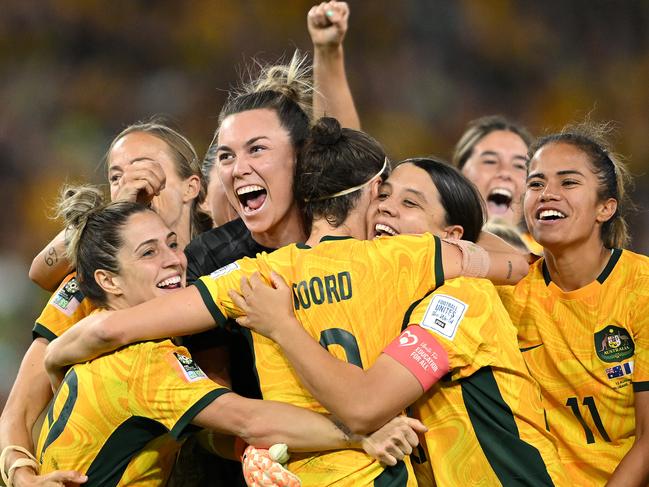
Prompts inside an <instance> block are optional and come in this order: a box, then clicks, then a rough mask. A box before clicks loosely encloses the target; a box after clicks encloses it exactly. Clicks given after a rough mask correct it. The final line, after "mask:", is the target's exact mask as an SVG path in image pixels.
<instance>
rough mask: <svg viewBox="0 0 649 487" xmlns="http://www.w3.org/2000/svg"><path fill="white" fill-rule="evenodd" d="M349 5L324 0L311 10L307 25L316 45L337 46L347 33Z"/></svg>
mask: <svg viewBox="0 0 649 487" xmlns="http://www.w3.org/2000/svg"><path fill="white" fill-rule="evenodd" d="M348 19H349V6H348V5H347V3H346V2H335V1H334V2H322V3H321V4H320V5H316V6H314V7H312V8H311V10H309V14H308V15H307V26H308V28H309V35H310V36H311V41H312V42H313V45H314V46H316V47H337V46H339V45H340V44H342V42H343V39H344V38H345V34H346V33H347V21H348Z"/></svg>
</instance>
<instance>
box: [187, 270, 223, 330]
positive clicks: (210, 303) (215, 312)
mask: <svg viewBox="0 0 649 487" xmlns="http://www.w3.org/2000/svg"><path fill="white" fill-rule="evenodd" d="M194 286H196V288H197V289H198V292H199V293H200V295H201V298H203V302H204V303H205V306H207V309H208V310H209V312H210V314H211V315H212V318H214V322H215V323H216V324H217V325H218V326H220V327H221V328H223V327H225V324H226V323H227V321H228V319H227V317H225V316H223V313H221V310H220V309H219V307H218V306H217V305H216V303H215V302H214V299H213V298H212V295H211V294H210V291H209V289H207V285H206V284H205V283H204V282H203V281H201V280H200V279H199V280H198V281H196V282H195V283H194Z"/></svg>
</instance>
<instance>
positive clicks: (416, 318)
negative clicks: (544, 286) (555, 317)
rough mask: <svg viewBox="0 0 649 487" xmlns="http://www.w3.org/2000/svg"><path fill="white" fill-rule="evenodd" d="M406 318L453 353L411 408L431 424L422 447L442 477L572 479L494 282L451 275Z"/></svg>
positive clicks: (530, 481) (457, 481)
mask: <svg viewBox="0 0 649 487" xmlns="http://www.w3.org/2000/svg"><path fill="white" fill-rule="evenodd" d="M406 321H407V324H409V325H418V326H419V327H421V328H423V329H424V330H426V331H427V332H428V333H429V334H430V335H431V337H432V338H433V339H434V340H435V341H436V342H437V343H438V344H439V345H441V347H442V349H443V350H444V351H445V352H446V355H447V358H448V364H449V372H448V373H447V374H446V376H444V377H443V378H442V379H441V380H440V381H438V382H437V383H436V384H434V385H433V386H432V387H431V388H430V389H429V390H428V391H427V392H425V393H424V395H423V396H422V397H421V398H420V399H419V400H418V401H417V402H416V403H415V404H414V405H413V408H412V410H413V414H414V416H415V417H417V418H418V419H420V420H421V421H422V422H423V423H424V424H425V425H426V426H427V427H428V432H427V433H426V434H425V444H424V446H425V449H426V453H427V455H426V456H427V459H428V461H427V465H428V469H429V473H431V472H430V470H432V475H433V477H434V479H435V482H436V484H437V485H438V486H458V485H485V486H495V485H505V486H507V485H530V486H541V485H561V486H564V485H567V480H566V474H565V472H564V470H563V467H562V465H561V463H560V461H559V456H558V454H557V449H556V446H555V444H554V440H553V438H552V437H551V436H550V434H549V433H548V432H547V431H546V429H545V419H544V414H543V407H542V405H541V395H540V390H539V387H538V384H537V383H536V381H534V379H532V377H531V376H530V374H529V372H528V371H527V367H526V366H525V362H524V361H523V357H522V355H521V352H520V350H519V349H518V342H517V340H516V328H514V326H513V324H512V323H511V320H510V319H509V315H508V314H507V311H506V310H505V308H504V306H503V305H502V303H501V301H500V299H499V297H498V293H497V291H496V288H495V287H494V286H493V284H492V283H491V282H490V281H487V280H485V279H467V278H459V279H452V280H450V281H447V282H446V283H445V284H444V285H443V286H441V287H439V288H438V289H436V290H435V292H433V293H432V294H430V295H428V296H427V297H426V298H425V299H424V300H423V301H421V302H420V303H419V304H418V305H417V307H416V308H414V310H413V311H412V314H410V316H409V317H408V316H407V320H406ZM406 333H408V332H407V330H406V332H404V334H406ZM405 338H408V337H405ZM402 343H403V345H404V346H407V345H409V343H408V341H407V340H403V342H402ZM424 465H426V464H424ZM422 468H423V466H422ZM420 470H421V468H418V473H419V471H420ZM425 483H426V482H420V485H424V484H425Z"/></svg>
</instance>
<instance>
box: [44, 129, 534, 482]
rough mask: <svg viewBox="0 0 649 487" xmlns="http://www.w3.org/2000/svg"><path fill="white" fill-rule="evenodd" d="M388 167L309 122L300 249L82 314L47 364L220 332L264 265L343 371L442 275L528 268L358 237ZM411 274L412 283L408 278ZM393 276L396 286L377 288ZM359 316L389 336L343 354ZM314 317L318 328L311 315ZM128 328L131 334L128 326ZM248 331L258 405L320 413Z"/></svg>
mask: <svg viewBox="0 0 649 487" xmlns="http://www.w3.org/2000/svg"><path fill="white" fill-rule="evenodd" d="M387 168H388V162H387V159H386V158H385V153H384V152H383V149H382V148H381V147H380V145H379V144H378V143H377V142H376V141H375V140H374V139H372V138H371V137H370V136H368V135H367V134H364V133H362V132H358V131H355V130H351V129H341V128H340V125H339V124H338V122H337V121H336V120H334V119H331V118H323V119H320V120H319V121H318V123H317V124H316V125H315V126H314V127H313V129H312V130H311V136H310V138H309V139H308V140H307V142H306V143H305V147H304V148H303V151H302V153H301V155H300V157H299V158H298V168H297V170H296V196H297V199H298V201H299V202H300V206H301V207H302V210H303V212H304V214H305V220H306V221H307V222H309V223H311V225H310V236H309V239H308V240H307V242H306V244H294V245H288V246H285V247H283V248H281V249H279V250H276V251H275V252H272V253H269V254H261V255H259V256H257V258H255V259H249V258H248V259H240V260H238V261H237V262H235V263H232V264H229V265H228V266H226V267H224V268H222V269H219V270H217V271H216V272H214V273H213V274H212V275H210V276H203V277H201V279H200V280H199V281H198V283H197V285H196V286H192V287H190V288H188V289H186V290H181V291H178V292H176V293H174V294H173V295H172V296H169V297H168V298H167V299H164V300H155V302H154V301H150V302H147V303H142V304H141V305H139V306H136V307H134V308H130V309H129V310H128V313H126V312H122V311H113V312H107V313H104V314H102V315H99V314H97V315H95V316H93V317H89V318H88V319H86V320H85V321H84V322H80V323H78V324H77V326H76V327H75V328H74V329H73V330H71V331H70V333H68V334H67V335H64V336H63V337H61V338H60V339H59V341H57V342H55V344H54V345H53V347H52V348H50V349H49V350H50V352H51V355H49V359H48V360H47V361H48V362H49V364H50V365H56V364H65V363H68V362H69V361H73V362H76V361H77V360H78V359H80V358H87V357H88V356H95V354H97V353H101V352H102V351H105V350H106V349H107V348H108V349H112V348H113V347H119V346H120V344H121V343H122V342H130V341H131V340H138V339H140V338H141V337H142V336H138V334H143V336H146V335H149V336H151V337H153V336H155V335H157V334H158V333H163V334H164V335H167V334H168V332H169V331H171V329H172V328H173V329H174V331H173V332H172V335H173V334H176V332H177V334H180V335H184V334H187V333H192V332H195V331H200V330H205V329H209V328H210V327H213V326H214V325H215V324H218V325H219V326H225V325H226V323H227V319H228V318H236V317H237V316H239V315H240V311H239V310H238V308H237V307H236V305H233V304H232V302H231V299H230V295H229V291H230V290H232V289H237V288H238V286H239V285H240V277H241V276H242V275H250V274H251V273H252V272H253V271H254V270H260V269H264V271H265V272H266V274H268V273H270V270H271V269H274V270H277V271H278V272H283V273H285V274H286V275H289V276H290V279H291V281H292V283H294V284H295V286H296V289H297V290H298V291H299V292H298V295H299V305H298V306H299V308H300V312H301V313H303V317H305V318H306V319H308V320H309V323H310V324H313V325H314V326H317V328H316V329H314V330H312V332H313V333H314V334H315V335H317V336H318V337H321V340H322V341H323V343H324V344H325V345H326V346H331V345H340V346H342V347H343V348H344V349H345V350H346V351H347V357H348V358H349V360H350V361H353V363H356V364H361V363H366V364H370V363H372V361H373V358H374V356H375V353H376V352H377V348H378V351H380V349H381V348H380V347H381V344H384V342H386V340H387V342H386V343H385V345H387V343H389V341H391V340H392V339H393V338H394V336H396V335H398V331H399V328H400V323H401V320H400V318H399V319H396V316H397V315H396V314H394V313H399V310H401V313H403V311H405V310H406V309H407V308H408V305H409V304H410V303H411V302H412V300H413V299H416V298H418V297H421V296H422V295H423V294H425V293H426V291H427V290H429V289H431V288H434V287H435V286H436V285H438V284H440V283H441V280H442V279H443V276H444V274H446V275H447V276H448V277H451V276H457V275H459V274H460V273H461V272H470V273H471V272H472V273H475V274H480V275H483V276H485V275H488V276H490V277H494V278H497V279H499V280H501V281H506V282H511V281H512V280H516V279H517V278H520V276H522V275H524V274H525V273H526V271H527V267H528V266H527V263H526V261H525V259H524V258H522V257H521V256H518V255H512V254H510V253H504V252H503V253H500V254H498V253H496V254H493V255H492V257H491V262H489V260H488V259H483V258H480V257H479V256H481V255H483V254H482V252H484V251H483V250H481V249H480V248H479V247H477V246H474V245H472V244H467V243H466V242H465V243H461V242H456V243H449V242H440V241H439V239H438V238H437V237H434V236H432V235H423V236H400V237H395V238H391V239H382V241H381V240H380V239H379V240H365V239H366V238H367V212H368V209H369V207H370V206H371V203H372V201H373V200H374V199H375V198H376V193H377V190H378V186H379V184H380V183H381V181H382V177H383V176H384V173H385V172H386V170H387ZM508 264H509V265H508ZM510 271H511V272H510ZM411 274H412V279H408V277H409V276H410V275H411ZM397 279H398V282H399V285H396V286H388V287H382V286H378V284H384V283H387V282H392V281H394V280H397ZM370 310H374V311H375V312H376V313H383V312H389V313H392V314H391V318H395V319H390V323H391V326H392V327H393V330H391V331H394V335H392V336H390V333H389V332H386V333H385V334H381V335H377V336H376V337H375V341H374V342H372V343H371V344H370V345H367V347H365V346H361V347H360V348H358V346H357V347H354V343H356V339H355V338H354V334H355V333H357V332H359V333H361V334H365V335H367V334H368V333H370V332H369V331H368V330H365V331H363V330H360V329H358V328H357V327H356V326H357V322H359V321H362V320H360V315H366V314H367V313H368V312H369V311H370ZM178 313H181V314H182V316H183V320H182V322H179V321H178V319H177V316H178ZM321 313H324V315H323V314H321ZM325 315H326V316H327V320H326V321H323V320H320V319H318V318H319V317H320V318H321V317H323V316H325ZM142 320H146V323H145V322H144V321H142ZM132 321H137V322H138V326H129V323H131V322H132ZM111 323H113V324H111ZM316 324H317V325H316ZM321 332H322V335H321ZM248 333H249V332H246V333H243V334H244V336H246V337H247V338H248V344H249V347H250V348H251V349H252V351H253V352H254V358H255V361H254V364H255V367H256V372H257V374H258V377H259V382H260V384H261V387H262V390H263V392H264V398H267V399H276V400H284V401H287V402H290V403H293V404H296V405H305V406H308V407H310V408H313V409H314V410H317V411H322V410H323V409H322V408H321V407H320V406H319V405H318V403H317V401H314V399H313V398H312V397H311V396H310V395H309V394H308V393H307V392H306V391H305V390H304V387H303V386H302V385H301V384H300V383H299V382H298V381H297V378H296V377H295V374H293V373H292V371H291V369H290V368H289V367H288V364H287V362H286V359H285V358H284V356H283V355H282V354H281V353H279V352H278V349H277V347H276V346H275V345H274V344H273V343H272V342H270V341H269V340H267V339H266V338H264V337H262V336H259V335H257V334H255V333H252V334H248ZM358 343H359V344H361V342H360V341H359V342H358ZM333 349H334V348H332V350H333ZM376 354H377V355H378V353H376ZM290 468H291V469H292V471H294V472H295V473H297V474H298V475H300V476H301V477H302V478H303V481H304V482H305V484H307V485H326V484H335V483H336V482H338V483H339V484H340V485H372V484H373V482H374V480H376V481H377V482H378V481H379V480H380V481H388V480H390V479H395V482H396V479H400V480H399V482H400V483H395V484H393V485H405V484H406V482H408V483H409V485H412V484H413V482H414V479H413V477H412V475H408V473H407V471H408V467H407V464H406V463H400V464H398V465H396V466H394V467H393V468H384V467H382V466H381V465H379V464H377V463H376V462H371V461H369V459H368V458H367V457H366V456H365V455H362V454H359V453H358V452H351V451H341V452H339V453H338V454H333V453H332V454H326V455H325V454H317V455H301V456H296V457H294V458H293V459H292V461H291V464H290Z"/></svg>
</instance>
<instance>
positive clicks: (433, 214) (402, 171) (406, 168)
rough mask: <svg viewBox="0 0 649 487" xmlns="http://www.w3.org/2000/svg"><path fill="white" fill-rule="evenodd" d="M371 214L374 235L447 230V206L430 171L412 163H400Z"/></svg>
mask: <svg viewBox="0 0 649 487" xmlns="http://www.w3.org/2000/svg"><path fill="white" fill-rule="evenodd" d="M370 213H371V214H372V217H370V218H369V221H370V230H369V232H368V234H369V235H370V236H372V235H376V236H382V235H398V234H402V233H409V234H421V233H425V232H430V233H433V234H435V235H442V236H444V234H445V229H446V210H445V209H444V207H443V206H442V203H441V201H440V198H439V192H438V191H437V188H436V187H435V184H434V183H433V180H432V179H431V177H430V175H429V174H428V173H427V172H426V171H424V170H423V169H421V168H420V167H417V166H415V165H414V164H411V163H407V162H406V163H402V164H399V165H398V166H397V167H396V168H395V170H394V171H393V172H392V174H391V175H390V177H389V178H388V179H387V181H386V182H384V183H383V184H382V185H381V187H380V189H379V197H378V201H377V202H376V203H375V204H374V205H373V210H372V211H371V212H370Z"/></svg>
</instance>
